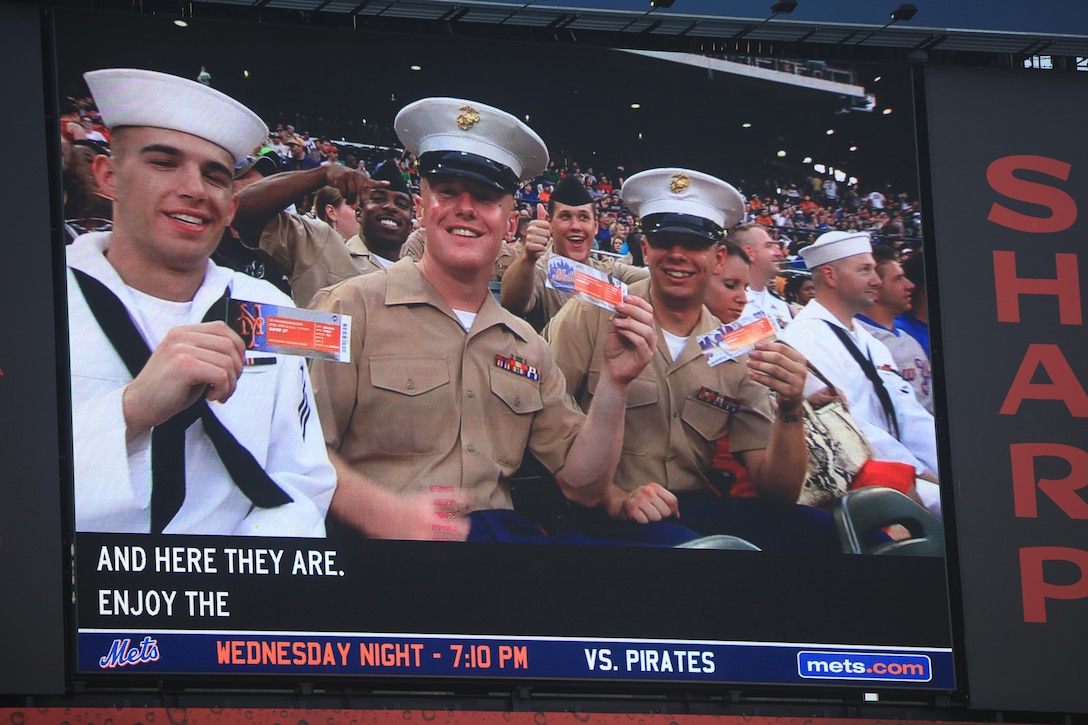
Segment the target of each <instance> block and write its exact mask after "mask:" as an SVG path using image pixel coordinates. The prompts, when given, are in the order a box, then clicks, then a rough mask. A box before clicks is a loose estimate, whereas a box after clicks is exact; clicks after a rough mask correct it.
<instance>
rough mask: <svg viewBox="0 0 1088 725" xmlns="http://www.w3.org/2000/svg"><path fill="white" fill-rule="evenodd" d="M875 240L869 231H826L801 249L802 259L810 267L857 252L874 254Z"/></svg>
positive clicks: (844, 257)
mask: <svg viewBox="0 0 1088 725" xmlns="http://www.w3.org/2000/svg"><path fill="white" fill-rule="evenodd" d="M872 252H873V241H872V239H871V238H870V237H869V233H868V232H825V233H823V234H821V235H820V236H819V237H817V238H816V241H815V242H813V243H812V244H810V245H809V246H807V247H805V248H804V249H802V250H801V252H800V254H801V259H803V260H805V266H806V267H808V268H809V269H813V268H815V267H819V266H820V265H821V264H827V263H828V262H835V261H838V260H840V259H846V258H847V257H853V256H854V255H856V254H872Z"/></svg>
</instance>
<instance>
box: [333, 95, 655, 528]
mask: <svg viewBox="0 0 1088 725" xmlns="http://www.w3.org/2000/svg"><path fill="white" fill-rule="evenodd" d="M394 125H395V128H396V131H397V134H398V136H400V139H401V140H402V141H403V142H404V144H405V147H406V148H407V149H408V150H409V151H411V152H414V153H418V155H419V171H420V175H421V177H422V182H421V186H420V198H419V200H418V203H417V211H418V214H419V217H420V220H421V222H422V223H423V224H424V225H425V227H426V229H427V243H426V246H425V248H424V251H423V255H422V257H421V258H420V259H419V260H418V261H415V260H413V259H411V258H404V259H401V260H400V261H399V262H397V263H396V264H394V265H393V266H391V267H389V268H388V269H386V270H384V271H381V272H377V273H375V274H370V275H366V276H363V277H357V278H355V279H352V280H348V281H346V282H343V283H341V284H339V285H336V286H334V287H331V288H328V289H325V290H322V291H321V292H320V293H318V295H317V296H316V297H315V298H314V304H313V306H314V307H316V308H318V309H323V310H327V311H330V312H335V313H338V314H346V315H351V317H352V330H351V363H350V364H340V363H332V362H330V363H326V362H321V361H318V362H315V364H314V367H313V374H314V386H315V394H316V397H317V401H318V410H319V412H320V417H321V422H322V425H323V427H324V431H325V442H326V444H327V446H328V450H329V453H330V456H331V457H332V459H333V463H334V465H335V466H336V469H337V474H338V491H337V495H336V496H335V498H334V499H333V505H332V512H333V514H334V515H335V516H336V518H337V519H338V520H339V521H340V522H342V523H343V524H345V525H347V526H348V527H350V528H352V529H355V530H358V531H360V532H362V533H363V534H364V535H366V536H368V537H373V538H388V539H452V540H459V539H465V538H469V539H470V540H473V541H495V540H509V537H508V536H507V534H510V536H512V537H513V538H515V539H517V540H521V537H520V535H517V534H513V533H512V531H536V529H535V527H533V526H532V525H531V524H529V523H528V522H527V521H523V520H521V521H519V517H517V515H516V514H515V513H514V512H513V511H512V506H513V502H512V499H511V495H510V483H509V480H510V477H511V475H512V474H513V473H514V472H515V471H516V470H517V469H518V467H519V466H520V464H521V461H522V457H523V456H524V454H525V452H526V450H529V451H531V452H532V453H533V454H534V455H535V456H536V457H537V459H538V460H539V461H540V462H541V463H543V464H544V466H546V467H547V468H548V469H549V471H551V472H552V473H554V474H555V478H556V481H557V482H558V483H559V485H560V487H561V488H562V489H563V490H564V492H565V493H568V495H577V496H590V497H594V496H596V495H598V492H599V491H601V490H603V489H604V487H605V486H606V485H607V483H608V481H610V480H611V477H612V471H613V470H614V469H615V465H616V460H617V458H618V457H619V446H620V437H621V436H622V428H623V410H624V405H625V402H626V398H627V390H628V388H629V386H630V383H631V381H632V380H633V379H634V378H635V377H637V376H638V374H639V372H640V371H641V370H642V369H643V368H644V367H645V366H646V364H647V362H648V361H649V358H650V356H651V354H652V349H653V346H654V332H653V327H652V322H651V318H650V312H649V310H648V308H647V307H646V306H645V304H644V303H642V302H641V301H640V300H631V301H630V302H625V303H623V304H621V305H620V311H621V313H622V314H621V315H620V316H618V317H617V318H616V320H615V322H614V323H613V324H612V325H611V327H610V329H609V334H608V341H607V343H606V345H605V347H606V348H607V354H606V359H607V364H606V365H604V366H603V368H602V371H601V376H600V383H599V386H598V396H597V400H596V401H595V405H594V406H593V407H592V408H591V409H590V411H589V413H588V415H586V416H583V414H582V413H581V411H579V410H578V409H577V407H575V406H574V404H573V402H572V401H571V400H570V399H569V398H568V396H567V394H566V388H565V385H564V382H563V376H562V374H561V373H560V372H559V369H558V367H557V366H556V364H555V361H554V360H553V359H552V356H551V354H550V352H549V351H548V348H547V345H546V344H545V343H544V341H543V340H541V339H540V337H539V336H538V335H537V334H536V333H535V332H534V331H533V330H532V328H531V327H529V325H528V324H527V323H526V322H525V321H523V320H520V319H518V318H516V317H514V316H513V315H511V314H510V313H509V312H507V311H506V310H504V309H502V308H501V307H500V306H499V304H498V303H497V302H496V301H495V299H494V298H493V297H492V295H491V294H490V292H489V290H488V280H489V279H490V277H491V275H492V272H493V268H494V264H495V258H496V255H497V254H498V250H499V246H500V244H502V241H503V239H505V238H508V237H509V236H511V235H512V234H513V233H514V230H515V229H516V226H517V221H518V214H517V211H516V210H515V207H514V191H515V190H516V189H517V188H518V185H519V183H520V181H521V180H522V179H526V178H532V177H533V176H535V175H536V174H538V173H540V172H541V171H543V169H544V166H545V164H546V163H547V160H548V150H547V148H546V147H545V146H544V142H543V141H542V140H541V139H540V137H539V136H537V135H536V134H535V133H534V132H533V131H532V130H531V129H530V128H529V127H528V126H526V125H525V124H524V123H522V122H521V121H519V120H518V119H516V118H514V117H513V116H511V115H510V114H508V113H506V112H504V111H501V110H499V109H497V108H492V107H490V106H486V105H484V104H482V103H475V102H472V101H466V100H461V99H456V98H427V99H423V100H420V101H416V102H415V103H412V104H410V105H408V106H406V107H405V108H403V109H402V110H401V111H400V113H398V114H397V117H396V119H395V121H394Z"/></svg>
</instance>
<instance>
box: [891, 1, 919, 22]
mask: <svg viewBox="0 0 1088 725" xmlns="http://www.w3.org/2000/svg"><path fill="white" fill-rule="evenodd" d="M917 14H918V6H917V5H912V4H911V3H903V4H901V5H900V6H899V7H897V8H896V9H895V10H893V11H892V21H893V22H898V21H900V20H910V19H911V18H913V17H914V16H915V15H917Z"/></svg>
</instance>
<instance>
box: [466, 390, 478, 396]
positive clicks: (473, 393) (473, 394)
mask: <svg viewBox="0 0 1088 725" xmlns="http://www.w3.org/2000/svg"><path fill="white" fill-rule="evenodd" d="M465 395H467V396H468V397H470V398H475V397H476V393H475V392H473V391H471V390H466V391H465Z"/></svg>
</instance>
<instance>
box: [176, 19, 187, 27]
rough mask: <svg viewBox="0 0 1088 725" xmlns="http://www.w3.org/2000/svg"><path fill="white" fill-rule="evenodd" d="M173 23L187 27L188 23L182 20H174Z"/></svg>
mask: <svg viewBox="0 0 1088 725" xmlns="http://www.w3.org/2000/svg"><path fill="white" fill-rule="evenodd" d="M174 25H176V26H178V27H179V28H187V27H189V23H187V22H185V21H184V20H175V21H174Z"/></svg>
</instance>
